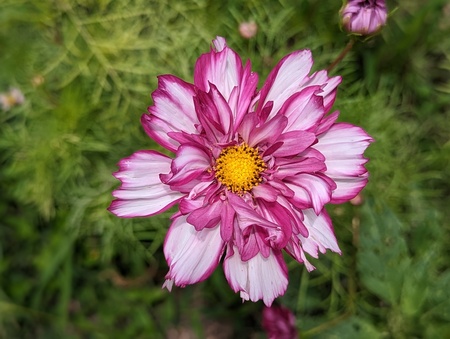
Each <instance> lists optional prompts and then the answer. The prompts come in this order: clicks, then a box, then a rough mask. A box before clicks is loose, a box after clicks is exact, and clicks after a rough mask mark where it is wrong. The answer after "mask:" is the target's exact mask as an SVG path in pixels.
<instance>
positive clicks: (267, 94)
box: [257, 50, 313, 117]
mask: <svg viewBox="0 0 450 339" xmlns="http://www.w3.org/2000/svg"><path fill="white" fill-rule="evenodd" d="M312 64H313V61H312V57H311V52H310V51H309V50H303V51H296V52H293V53H291V54H289V55H287V56H285V57H284V58H283V59H281V60H280V62H279V63H278V64H277V65H276V66H275V68H274V69H273V70H272V72H270V74H269V76H268V77H267V80H266V82H265V83H264V85H263V87H262V88H261V94H260V98H259V103H258V110H257V111H258V112H259V111H261V110H262V109H263V107H264V106H265V105H266V103H268V102H270V101H272V102H273V108H272V112H271V115H270V117H273V116H274V115H275V114H277V113H278V111H279V110H280V108H281V106H282V105H283V104H284V103H285V101H286V100H287V99H288V98H289V97H290V96H291V95H292V94H294V93H296V92H298V91H299V90H300V85H301V84H302V83H303V82H304V81H305V78H306V77H307V76H308V73H309V71H310V70H311V67H312Z"/></svg>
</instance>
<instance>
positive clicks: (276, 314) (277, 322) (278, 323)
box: [262, 306, 298, 339]
mask: <svg viewBox="0 0 450 339" xmlns="http://www.w3.org/2000/svg"><path fill="white" fill-rule="evenodd" d="M262 325H263V328H264V330H265V331H266V333H267V337H268V338H269V339H294V338H298V334H297V328H296V326H295V316H294V314H293V313H292V312H291V311H290V310H289V309H287V308H285V307H283V306H272V307H264V309H263V322H262Z"/></svg>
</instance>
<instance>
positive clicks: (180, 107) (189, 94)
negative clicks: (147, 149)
mask: <svg viewBox="0 0 450 339" xmlns="http://www.w3.org/2000/svg"><path fill="white" fill-rule="evenodd" d="M194 95H195V93H194V86H193V85H191V84H188V83H187V82H184V81H183V80H181V79H179V78H177V77H175V76H173V75H162V76H159V77H158V89H157V90H156V91H154V92H153V94H152V98H153V103H154V104H153V106H151V107H149V113H150V114H143V115H142V118H141V123H142V126H143V127H144V129H145V131H146V132H147V134H148V135H149V136H150V137H151V138H152V139H154V140H156V141H157V142H158V143H159V144H160V145H161V146H163V147H165V148H167V149H168V150H170V151H172V152H174V151H175V150H176V149H177V147H178V145H179V143H178V142H176V141H174V140H172V139H171V138H169V137H168V135H167V134H168V133H169V132H181V131H183V132H186V133H197V130H196V128H195V126H196V125H197V124H198V119H197V113H196V112H195V108H194V101H193V96H194Z"/></svg>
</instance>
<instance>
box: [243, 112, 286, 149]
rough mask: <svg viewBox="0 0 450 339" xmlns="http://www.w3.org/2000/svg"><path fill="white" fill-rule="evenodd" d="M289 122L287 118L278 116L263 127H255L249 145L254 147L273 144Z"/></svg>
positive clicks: (248, 141)
mask: <svg viewBox="0 0 450 339" xmlns="http://www.w3.org/2000/svg"><path fill="white" fill-rule="evenodd" d="M287 122H288V121H287V119H286V117H284V116H282V115H278V116H276V117H274V118H273V119H271V120H269V121H267V122H265V123H263V124H262V125H261V126H258V127H255V128H254V129H252V131H251V132H250V135H249V138H248V140H247V143H248V145H249V146H251V147H254V146H256V145H258V144H264V143H269V144H271V143H273V142H274V141H275V140H277V138H278V137H279V136H280V134H281V132H282V131H283V129H284V128H285V127H286V124H287Z"/></svg>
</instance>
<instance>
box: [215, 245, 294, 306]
mask: <svg viewBox="0 0 450 339" xmlns="http://www.w3.org/2000/svg"><path fill="white" fill-rule="evenodd" d="M223 269H224V272H225V276H226V278H227V280H228V283H229V284H230V286H231V288H232V289H233V290H234V291H235V292H240V295H241V298H242V299H243V300H251V301H254V302H256V301H258V300H261V299H262V300H263V301H264V304H266V305H267V306H270V305H271V304H272V302H273V300H274V299H275V298H277V297H279V296H280V295H283V294H284V292H285V291H286V288H287V285H288V277H287V267H286V264H285V262H284V260H283V256H282V254H281V252H280V251H276V250H272V249H271V250H270V255H269V256H268V257H267V258H265V257H263V256H262V255H261V253H258V254H257V255H256V256H254V257H253V258H251V259H250V260H248V261H242V260H241V258H240V256H239V253H238V251H237V248H236V247H235V246H234V247H233V248H231V247H229V248H228V254H227V257H226V258H225V260H224V263H223Z"/></svg>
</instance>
